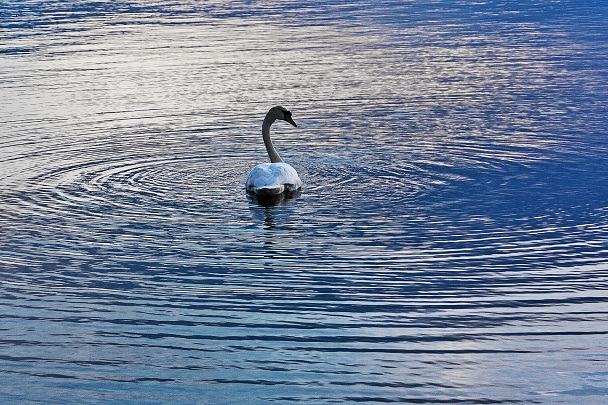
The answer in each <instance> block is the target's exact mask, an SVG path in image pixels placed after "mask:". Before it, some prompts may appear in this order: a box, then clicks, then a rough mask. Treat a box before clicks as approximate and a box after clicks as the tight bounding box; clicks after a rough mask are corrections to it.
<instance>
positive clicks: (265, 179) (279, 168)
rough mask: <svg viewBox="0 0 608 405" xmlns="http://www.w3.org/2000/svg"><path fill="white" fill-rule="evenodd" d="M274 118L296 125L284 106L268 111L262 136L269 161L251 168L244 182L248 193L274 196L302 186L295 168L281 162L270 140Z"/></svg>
mask: <svg viewBox="0 0 608 405" xmlns="http://www.w3.org/2000/svg"><path fill="white" fill-rule="evenodd" d="M276 120H283V121H287V122H289V123H290V124H291V125H293V126H294V127H297V126H298V125H297V124H296V123H295V122H294V120H293V118H291V112H289V111H288V110H287V109H286V108H283V107H281V106H276V107H272V108H271V109H270V110H269V111H268V114H266V117H265V118H264V123H263V124H262V138H263V139H264V145H266V151H267V152H268V156H269V157H270V162H271V163H262V164H259V165H257V166H255V167H254V168H253V169H251V171H250V172H249V175H248V176H247V182H246V183H245V188H246V189H247V191H248V192H249V193H254V194H257V195H260V196H276V195H280V194H283V193H285V192H295V191H297V190H299V189H300V188H301V187H302V180H300V177H299V176H298V173H297V172H296V169H294V168H293V167H291V166H290V165H288V164H287V163H285V162H283V159H281V157H280V156H279V154H278V153H277V151H276V149H275V148H274V146H273V145H272V141H271V140H270V126H271V125H272V123H273V122H275V121H276Z"/></svg>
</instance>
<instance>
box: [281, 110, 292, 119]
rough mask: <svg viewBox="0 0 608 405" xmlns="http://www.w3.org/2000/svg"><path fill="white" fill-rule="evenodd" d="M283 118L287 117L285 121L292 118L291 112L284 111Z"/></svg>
mask: <svg viewBox="0 0 608 405" xmlns="http://www.w3.org/2000/svg"><path fill="white" fill-rule="evenodd" d="M283 117H285V118H284V119H287V118H291V112H290V111H283Z"/></svg>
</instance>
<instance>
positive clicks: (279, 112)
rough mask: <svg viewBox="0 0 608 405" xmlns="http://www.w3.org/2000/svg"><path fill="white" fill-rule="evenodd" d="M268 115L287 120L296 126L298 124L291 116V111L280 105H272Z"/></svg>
mask: <svg viewBox="0 0 608 405" xmlns="http://www.w3.org/2000/svg"><path fill="white" fill-rule="evenodd" d="M268 115H270V116H273V117H274V119H277V120H283V121H287V122H289V123H290V124H291V125H293V126H294V127H297V126H298V124H296V122H295V121H294V120H293V118H291V111H289V110H288V109H287V108H285V107H281V106H280V105H278V106H276V107H272V108H271V109H270V111H268Z"/></svg>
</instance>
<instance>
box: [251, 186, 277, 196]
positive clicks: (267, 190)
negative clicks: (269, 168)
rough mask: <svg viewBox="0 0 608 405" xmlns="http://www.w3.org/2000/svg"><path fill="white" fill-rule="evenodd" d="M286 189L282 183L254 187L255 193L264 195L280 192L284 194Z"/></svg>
mask: <svg viewBox="0 0 608 405" xmlns="http://www.w3.org/2000/svg"><path fill="white" fill-rule="evenodd" d="M284 191H285V186H284V185H282V184H281V185H278V186H264V187H255V188H254V189H253V192H254V193H256V194H257V195H262V196H268V195H279V194H283V192H284Z"/></svg>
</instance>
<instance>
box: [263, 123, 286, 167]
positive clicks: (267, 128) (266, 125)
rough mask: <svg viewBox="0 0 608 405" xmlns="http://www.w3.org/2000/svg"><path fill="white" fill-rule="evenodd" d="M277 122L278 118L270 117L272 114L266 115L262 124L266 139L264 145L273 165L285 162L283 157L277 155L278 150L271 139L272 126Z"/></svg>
mask: <svg viewBox="0 0 608 405" xmlns="http://www.w3.org/2000/svg"><path fill="white" fill-rule="evenodd" d="M275 120H276V118H275V117H272V116H270V114H267V115H266V118H264V123H263V124H262V137H263V138H264V145H266V151H267V152H268V156H269V157H270V161H271V162H272V163H281V162H283V159H281V156H279V154H278V153H277V150H276V149H275V148H274V145H273V144H272V140H271V139H270V126H271V125H272V123H273V122H274V121H275Z"/></svg>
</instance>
